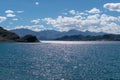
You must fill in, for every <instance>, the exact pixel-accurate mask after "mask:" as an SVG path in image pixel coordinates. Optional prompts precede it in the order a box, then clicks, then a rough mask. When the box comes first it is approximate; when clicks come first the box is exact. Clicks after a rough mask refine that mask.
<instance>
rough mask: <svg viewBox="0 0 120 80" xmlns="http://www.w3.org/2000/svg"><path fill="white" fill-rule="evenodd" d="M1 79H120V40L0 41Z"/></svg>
mask: <svg viewBox="0 0 120 80" xmlns="http://www.w3.org/2000/svg"><path fill="white" fill-rule="evenodd" d="M0 80H120V42H95V41H93V42H84V41H83V42H71V41H70V42H64V41H58V42H56V41H43V42H42V43H0Z"/></svg>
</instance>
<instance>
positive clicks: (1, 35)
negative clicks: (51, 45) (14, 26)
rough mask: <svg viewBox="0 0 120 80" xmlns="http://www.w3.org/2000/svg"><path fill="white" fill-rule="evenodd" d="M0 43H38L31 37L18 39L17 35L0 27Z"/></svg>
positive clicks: (34, 37)
mask: <svg viewBox="0 0 120 80" xmlns="http://www.w3.org/2000/svg"><path fill="white" fill-rule="evenodd" d="M0 42H39V40H38V39H37V38H36V36H33V35H26V36H24V37H22V38H20V37H19V36H18V35H17V34H15V33H13V32H10V31H7V30H5V29H3V28H2V27H0Z"/></svg>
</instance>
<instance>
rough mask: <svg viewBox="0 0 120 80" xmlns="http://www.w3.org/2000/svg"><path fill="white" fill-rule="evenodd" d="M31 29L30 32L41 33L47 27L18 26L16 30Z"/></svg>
mask: <svg viewBox="0 0 120 80" xmlns="http://www.w3.org/2000/svg"><path fill="white" fill-rule="evenodd" d="M21 28H23V29H30V30H33V31H41V30H44V29H45V27H44V26H43V25H32V26H28V25H27V26H16V27H15V28H14V29H21Z"/></svg>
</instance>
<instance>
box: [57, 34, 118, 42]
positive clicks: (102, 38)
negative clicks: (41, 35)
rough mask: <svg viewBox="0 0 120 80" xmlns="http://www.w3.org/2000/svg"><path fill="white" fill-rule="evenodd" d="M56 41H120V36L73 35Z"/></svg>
mask: <svg viewBox="0 0 120 80" xmlns="http://www.w3.org/2000/svg"><path fill="white" fill-rule="evenodd" d="M55 40H59V41H60V40H62V41H120V35H115V34H104V35H96V36H90V35H89V36H83V35H72V36H63V37H61V38H57V39H55Z"/></svg>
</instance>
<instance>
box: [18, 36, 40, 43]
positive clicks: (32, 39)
mask: <svg viewBox="0 0 120 80" xmlns="http://www.w3.org/2000/svg"><path fill="white" fill-rule="evenodd" d="M19 41H20V42H39V40H38V39H37V38H36V36H33V35H26V36H24V37H22V38H20V40H19Z"/></svg>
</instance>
